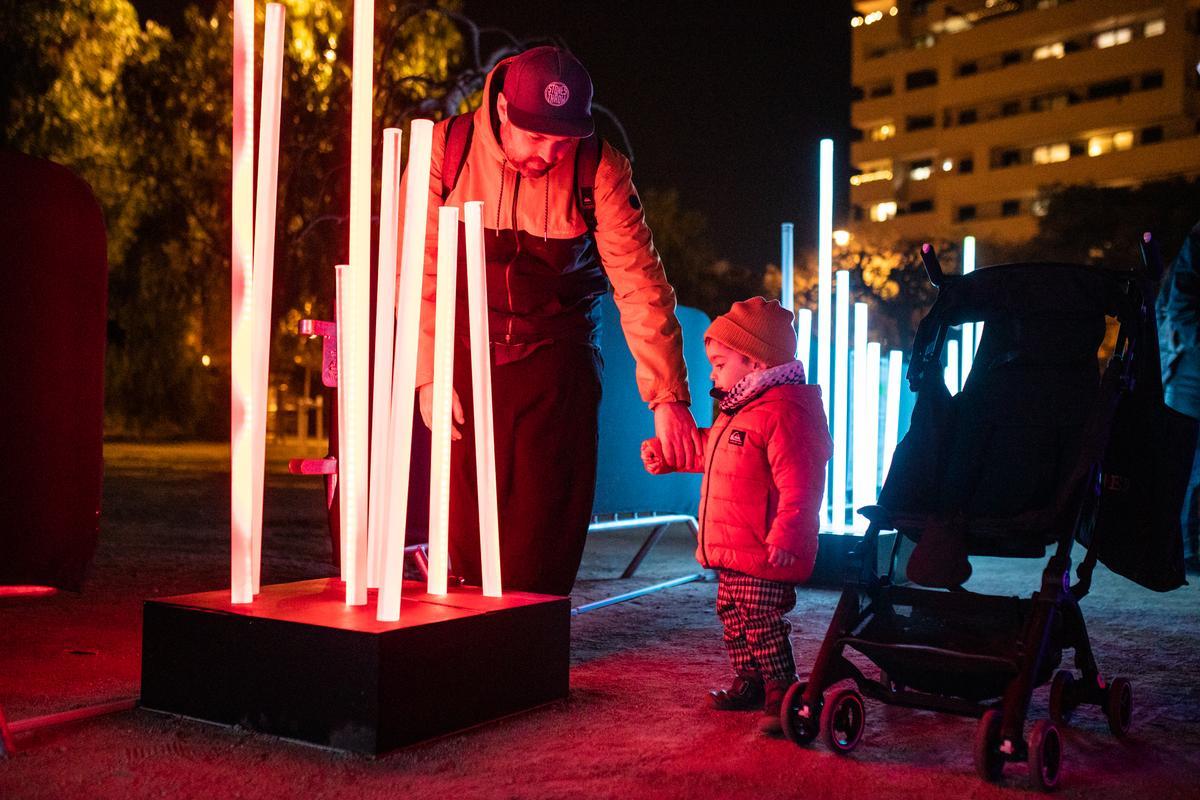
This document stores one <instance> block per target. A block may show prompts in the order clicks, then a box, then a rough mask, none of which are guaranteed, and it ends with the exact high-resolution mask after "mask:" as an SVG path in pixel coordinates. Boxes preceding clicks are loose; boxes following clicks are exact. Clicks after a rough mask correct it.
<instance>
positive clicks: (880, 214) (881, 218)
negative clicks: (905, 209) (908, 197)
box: [871, 200, 896, 222]
mask: <svg viewBox="0 0 1200 800" xmlns="http://www.w3.org/2000/svg"><path fill="white" fill-rule="evenodd" d="M894 216H896V201H895V200H888V201H886V202H883V203H876V204H875V205H873V206H871V220H872V221H874V222H887V221H888V220H889V219H891V218H892V217H894Z"/></svg>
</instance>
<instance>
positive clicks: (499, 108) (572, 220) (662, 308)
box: [417, 47, 699, 595]
mask: <svg viewBox="0 0 1200 800" xmlns="http://www.w3.org/2000/svg"><path fill="white" fill-rule="evenodd" d="M591 100H592V82H591V78H590V77H589V75H588V73H587V71H586V70H585V69H584V67H583V65H582V64H580V63H579V62H578V61H577V60H576V59H575V58H574V57H573V56H572V55H571V54H570V53H567V52H566V51H564V50H562V49H559V48H555V47H537V48H533V49H531V50H527V51H525V52H524V53H521V54H520V55H517V56H515V57H512V58H509V59H507V60H505V61H503V62H501V63H500V64H498V65H497V66H496V67H495V69H493V70H492V72H491V73H490V74H489V75H488V78H487V81H486V84H485V87H484V95H483V103H482V104H481V107H480V108H479V109H478V110H477V111H475V112H474V113H473V115H472V117H471V120H470V125H471V127H470V136H469V138H468V140H467V143H466V145H465V146H464V145H461V144H459V145H452V149H451V151H450V159H449V161H447V133H448V126H449V125H450V124H451V123H452V122H453V120H447V121H443V122H441V123H439V124H438V125H437V126H436V128H435V130H434V146H433V166H432V173H431V178H430V203H429V227H428V235H427V240H426V253H425V281H424V291H423V302H422V310H421V336H420V345H419V356H418V366H417V387H418V393H419V397H418V399H419V405H420V410H421V415H422V417H423V418H424V420H425V424H426V425H429V424H430V421H431V417H432V413H431V405H432V395H433V386H432V381H433V335H434V301H435V294H436V288H435V280H434V276H435V264H436V259H435V254H436V243H437V208H438V206H439V205H451V206H457V207H459V208H460V209H461V207H462V205H463V203H465V202H467V201H471V200H481V201H483V203H484V208H483V217H484V225H485V227H486V228H487V230H486V231H485V249H486V253H487V281H488V308H489V328H490V335H491V341H492V345H491V350H492V352H491V356H492V386H493V408H494V414H495V431H496V448H495V452H496V473H497V476H496V477H497V493H498V496H499V505H500V518H499V525H500V551H501V553H500V560H501V574H502V578H503V582H504V586H505V588H508V589H520V590H526V591H534V592H541V593H545V594H555V595H566V594H569V593H570V591H571V588H572V586H573V585H574V582H575V574H576V572H577V571H578V569H579V562H580V559H581V557H582V555H583V545H584V539H585V538H586V536H587V528H588V521H589V518H590V516H591V510H592V500H593V495H594V492H595V479H596V450H597V412H598V408H599V403H600V366H601V362H600V358H599V351H598V348H597V346H596V341H597V330H596V318H597V306H598V303H599V300H600V297H601V296H602V295H603V294H604V292H605V291H606V290H607V284H608V282H609V281H611V283H612V286H613V290H614V294H615V298H616V303H617V307H618V309H619V310H620V312H621V327H622V329H623V330H624V332H625V337H626V340H627V341H628V343H629V347H630V350H631V351H632V352H633V355H634V358H635V359H636V361H637V383H638V389H639V391H640V393H641V396H642V399H643V400H645V401H646V403H647V404H648V405H649V407H650V408H651V410H652V411H653V414H654V428H655V434H656V436H657V437H658V438H659V439H660V440H661V441H662V443H663V450H664V456H665V458H666V459H667V460H668V461H669V462H670V463H671V464H673V465H684V464H691V463H692V462H693V461H694V460H695V458H696V457H697V453H698V452H699V434H698V433H697V431H696V423H695V420H694V419H693V418H692V415H691V412H690V411H689V410H688V403H689V401H690V398H689V394H688V387H687V375H686V370H685V367H684V361H683V351H682V337H681V334H680V328H679V323H678V322H677V321H676V319H675V314H674V309H675V293H674V291H673V290H672V289H671V286H670V285H669V284H668V283H667V279H666V275H665V273H664V271H663V266H662V262H661V261H660V259H659V257H658V253H657V252H656V251H655V249H654V245H653V242H652V241H651V235H650V230H649V228H648V227H647V226H646V221H645V214H644V212H643V210H642V205H641V201H640V200H639V198H638V195H637V192H636V190H635V189H634V187H633V183H632V180H631V171H630V166H629V162H628V161H627V160H626V159H625V158H624V157H623V156H622V155H620V154H619V153H618V152H617V151H616V150H614V149H613V148H612V147H610V146H608V145H607V144H604V145H603V146H602V149H600V151H599V160H598V164H596V166H595V175H594V230H593V229H592V225H590V224H589V219H588V216H587V215H586V214H585V213H584V211H583V209H581V208H580V203H579V201H578V199H577V193H576V186H577V185H578V182H579V181H580V180H585V179H586V178H587V176H586V175H576V172H577V171H583V170H582V169H581V170H577V164H578V163H582V162H581V161H580V160H577V155H580V154H581V151H580V150H579V148H580V147H584V146H588V145H592V146H594V144H595V142H594V140H589V137H591V136H593V135H594V125H593V121H592V115H591ZM456 119H457V118H456ZM464 122H467V120H459V123H455V124H460V123H464ZM464 149H465V153H464V152H463V150H464ZM444 166H445V167H446V168H447V169H446V173H445V175H444V174H443V167H444ZM455 167H457V168H455ZM451 170H453V171H454V172H456V175H454V174H451ZM447 190H448V194H447V195H446V197H445V199H443V196H442V195H443V192H444V191H447ZM463 248H464V245H462V244H461V237H460V254H459V263H460V269H461V268H462V266H461V265H463V263H464V261H465V255H464V249H463ZM606 277H607V280H606ZM459 287H460V291H459V297H458V300H459V314H458V317H457V319H458V321H457V322H456V332H457V334H458V335H457V336H456V339H457V351H456V355H455V377H454V386H455V397H454V420H455V422H456V425H455V430H454V433H453V437H452V438H453V439H454V442H455V443H454V445H453V446H452V450H451V474H452V477H451V501H450V558H451V565H452V568H453V570H454V572H455V574H456V575H458V576H459V577H460V578H462V579H464V580H465V581H466V582H467V583H470V584H478V583H479V582H480V564H479V535H478V511H477V491H476V481H475V474H474V465H475V461H474V434H473V431H472V426H471V424H470V423H466V422H465V420H468V419H470V418H471V414H472V409H471V405H470V404H471V379H470V363H469V359H468V358H467V350H466V347H467V326H466V322H465V313H464V312H465V281H464V280H462V279H460V281H459Z"/></svg>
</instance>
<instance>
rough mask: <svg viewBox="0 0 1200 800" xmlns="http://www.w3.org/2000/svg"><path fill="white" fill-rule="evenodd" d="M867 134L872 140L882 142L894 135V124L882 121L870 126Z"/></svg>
mask: <svg viewBox="0 0 1200 800" xmlns="http://www.w3.org/2000/svg"><path fill="white" fill-rule="evenodd" d="M869 135H870V137H871V141H872V142H882V141H885V140H887V139H891V138H892V137H893V136H895V135H896V126H895V125H893V124H892V123H890V122H884V123H883V124H881V125H876V126H875V127H874V128H871V131H870V134H869Z"/></svg>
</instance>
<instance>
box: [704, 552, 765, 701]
mask: <svg viewBox="0 0 1200 800" xmlns="http://www.w3.org/2000/svg"><path fill="white" fill-rule="evenodd" d="M717 618H718V619H719V620H721V627H722V631H723V634H724V640H725V650H726V652H727V653H729V664H730V666H731V667H733V673H734V678H733V683H732V684H731V685H730V687H729V688H728V689H718V690H715V691H711V692H709V705H710V706H712V707H713V708H715V709H717V710H718V711H753V710H755V709H759V708H762V704H763V681H762V675H760V674H759V669H758V663H757V662H756V661H755V660H754V654H753V653H752V652H751V651H750V645H749V644H748V643H747V641H746V630H745V622H744V620H743V619H742V615H741V613H740V611H739V609H738V604H737V602H736V601H735V600H734V597H733V591H732V589H731V588H730V580H729V578H728V573H727V571H726V570H720V571H718V573H717Z"/></svg>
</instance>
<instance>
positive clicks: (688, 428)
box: [654, 402, 703, 469]
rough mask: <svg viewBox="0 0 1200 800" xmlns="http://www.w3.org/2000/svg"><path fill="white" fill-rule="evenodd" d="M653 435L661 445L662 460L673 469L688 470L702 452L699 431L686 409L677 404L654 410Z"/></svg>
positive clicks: (663, 404)
mask: <svg viewBox="0 0 1200 800" xmlns="http://www.w3.org/2000/svg"><path fill="white" fill-rule="evenodd" d="M654 435H655V436H656V437H657V438H658V441H659V442H661V443H662V450H663V459H664V460H665V461H666V462H667V466H669V467H672V468H674V469H690V468H691V467H692V466H693V465H695V464H696V461H697V459H699V458H700V456H701V453H702V452H703V446H702V444H701V441H700V431H698V430H696V420H695V419H693V418H692V412H691V411H690V410H688V407H687V406H686V405H685V404H683V403H679V402H675V403H659V404H658V405H657V406H655V408H654Z"/></svg>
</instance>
